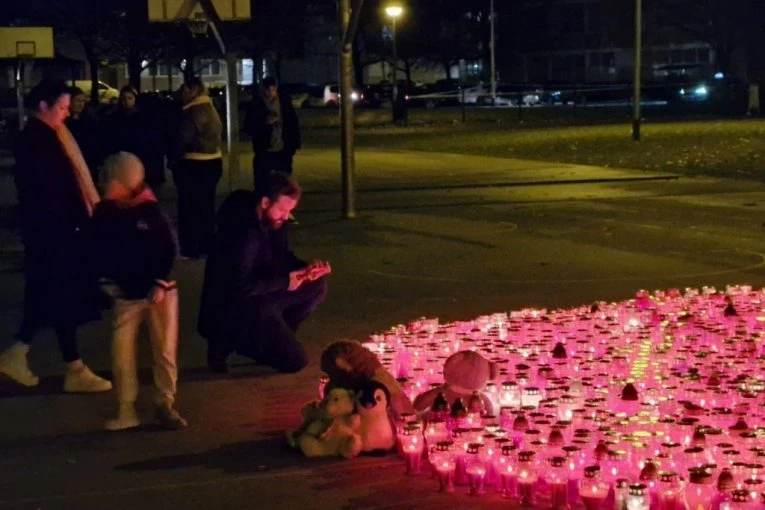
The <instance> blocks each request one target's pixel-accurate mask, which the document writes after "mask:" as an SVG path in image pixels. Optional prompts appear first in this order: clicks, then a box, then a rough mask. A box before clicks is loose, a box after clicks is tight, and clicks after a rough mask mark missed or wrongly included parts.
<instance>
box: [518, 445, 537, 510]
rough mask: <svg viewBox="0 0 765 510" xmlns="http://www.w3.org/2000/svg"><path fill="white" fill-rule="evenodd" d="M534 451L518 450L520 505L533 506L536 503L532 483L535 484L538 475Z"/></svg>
mask: <svg viewBox="0 0 765 510" xmlns="http://www.w3.org/2000/svg"><path fill="white" fill-rule="evenodd" d="M534 456H535V453H534V452H532V451H530V450H524V451H522V452H518V466H517V469H516V472H517V482H518V495H519V497H520V505H521V506H523V507H531V508H533V507H534V506H535V504H536V497H535V496H536V495H535V494H534V484H536V482H537V480H538V478H539V475H538V474H537V470H536V468H535V467H534Z"/></svg>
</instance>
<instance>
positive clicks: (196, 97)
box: [171, 77, 223, 259]
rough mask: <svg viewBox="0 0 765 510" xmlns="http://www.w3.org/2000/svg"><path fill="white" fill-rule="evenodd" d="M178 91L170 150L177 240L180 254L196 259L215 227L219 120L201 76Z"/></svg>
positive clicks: (203, 253) (204, 251) (220, 165)
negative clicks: (178, 110) (176, 123)
mask: <svg viewBox="0 0 765 510" xmlns="http://www.w3.org/2000/svg"><path fill="white" fill-rule="evenodd" d="M181 94H182V101H183V108H182V112H181V116H180V119H179V126H178V133H177V135H176V138H175V143H174V146H173V151H172V152H171V154H172V160H173V164H172V168H173V181H174V182H175V187H176V188H177V189H178V241H179V243H180V245H181V256H182V257H186V258H190V259H199V258H201V257H204V256H206V255H207V253H208V252H209V250H210V244H211V242H212V238H213V234H214V231H215V191H216V189H217V186H218V181H219V180H220V178H221V175H222V174H223V153H222V151H221V148H220V145H221V138H222V132H223V124H222V122H221V120H220V116H219V115H218V112H217V110H216V109H215V107H214V106H213V103H212V100H211V99H210V96H209V95H208V94H207V89H206V88H205V85H204V83H203V82H202V80H201V79H199V78H198V77H193V78H190V79H188V80H187V81H186V82H185V83H184V84H183V87H182V88H181Z"/></svg>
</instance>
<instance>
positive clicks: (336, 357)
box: [321, 340, 414, 417]
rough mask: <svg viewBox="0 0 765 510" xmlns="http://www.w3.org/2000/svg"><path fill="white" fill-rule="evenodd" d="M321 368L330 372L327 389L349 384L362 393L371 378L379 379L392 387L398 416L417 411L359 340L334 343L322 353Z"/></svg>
mask: <svg viewBox="0 0 765 510" xmlns="http://www.w3.org/2000/svg"><path fill="white" fill-rule="evenodd" d="M321 369H322V370H323V371H324V372H325V373H326V374H327V375H328V376H329V383H328V384H327V390H329V389H331V388H347V389H351V390H353V391H354V392H357V393H358V391H360V390H361V388H362V387H363V386H364V385H365V384H366V383H367V382H369V381H376V382H378V383H380V384H382V385H383V386H385V388H386V389H387V390H388V395H389V398H388V403H389V404H390V409H391V411H392V413H393V415H394V416H396V417H398V416H400V415H401V414H403V413H412V412H414V408H413V407H412V402H411V401H410V400H409V398H408V397H407V396H406V394H404V392H403V390H402V389H401V386H399V384H398V382H397V381H396V379H395V378H394V377H393V376H392V375H391V374H390V373H389V372H388V371H387V370H386V369H385V367H383V366H382V363H380V360H378V359H377V356H375V355H374V353H373V352H372V351H370V350H369V349H367V348H366V347H364V346H363V345H361V344H360V343H358V342H351V341H347V340H341V341H338V342H335V343H333V344H331V345H330V346H329V347H327V348H326V349H325V350H324V352H323V353H322V355H321Z"/></svg>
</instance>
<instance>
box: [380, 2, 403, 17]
mask: <svg viewBox="0 0 765 510" xmlns="http://www.w3.org/2000/svg"><path fill="white" fill-rule="evenodd" d="M385 14H386V15H387V16H388V17H389V18H393V19H396V18H400V17H401V15H402V14H404V8H403V7H401V6H400V5H389V6H388V7H386V8H385Z"/></svg>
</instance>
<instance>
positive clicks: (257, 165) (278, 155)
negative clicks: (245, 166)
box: [252, 150, 295, 188]
mask: <svg viewBox="0 0 765 510" xmlns="http://www.w3.org/2000/svg"><path fill="white" fill-rule="evenodd" d="M294 156H295V153H294V152H292V151H286V150H282V151H279V152H267V151H260V152H257V153H255V156H254V157H253V158H252V180H253V181H252V182H253V185H254V186H253V187H255V188H257V187H258V185H259V184H260V183H262V182H263V179H264V178H265V177H266V176H267V175H268V174H269V173H270V172H274V171H276V172H284V173H287V174H289V175H292V159H293V157H294Z"/></svg>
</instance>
